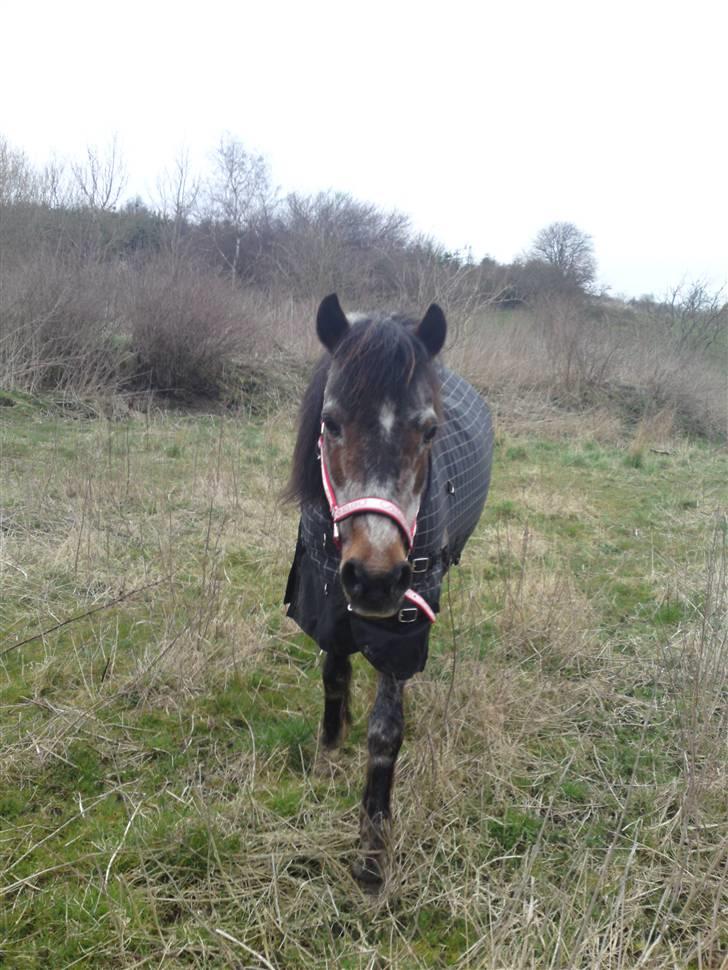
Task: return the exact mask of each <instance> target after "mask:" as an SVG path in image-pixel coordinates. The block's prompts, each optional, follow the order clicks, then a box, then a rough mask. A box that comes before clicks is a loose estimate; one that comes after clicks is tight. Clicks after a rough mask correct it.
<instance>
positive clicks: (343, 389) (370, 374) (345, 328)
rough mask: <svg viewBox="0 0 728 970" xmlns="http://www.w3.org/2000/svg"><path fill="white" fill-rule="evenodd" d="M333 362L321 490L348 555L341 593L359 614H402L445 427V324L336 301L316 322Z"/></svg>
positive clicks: (325, 403) (434, 314)
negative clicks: (433, 457) (353, 310)
mask: <svg viewBox="0 0 728 970" xmlns="http://www.w3.org/2000/svg"><path fill="white" fill-rule="evenodd" d="M316 329H317V332H318V336H319V339H320V340H321V343H322V344H323V345H324V347H325V348H326V350H327V351H328V353H329V355H330V361H329V366H328V370H327V373H326V380H325V385H324V388H323V400H322V402H321V414H320V421H321V426H320V437H319V450H320V458H321V471H322V481H323V487H324V490H325V493H326V497H327V499H328V502H329V507H330V509H331V514H332V518H333V520H334V531H335V537H336V541H337V542H338V543H339V546H340V551H341V584H342V587H343V589H344V593H345V594H346V597H347V599H348V601H349V604H350V607H351V609H352V610H354V611H355V612H356V613H358V614H360V615H362V616H367V617H385V616H391V615H392V614H394V613H396V611H397V610H398V609H399V607H400V605H401V604H402V600H403V597H404V594H405V592H406V591H407V589H408V587H409V584H410V579H411V573H412V568H411V566H410V563H409V561H408V558H407V556H408V553H409V551H410V548H411V546H412V541H413V539H414V532H415V529H416V521H417V512H418V509H419V505H420V500H421V498H422V494H423V491H424V489H425V487H426V484H427V472H428V463H429V454H430V449H431V447H432V443H433V440H434V439H435V436H436V434H437V430H438V425H439V423H440V421H441V419H442V415H441V407H440V394H439V379H438V377H437V372H436V369H435V367H434V366H433V358H434V357H435V356H436V355H437V354H438V353H439V351H440V349H441V348H442V345H443V343H444V341H445V335H446V332H447V324H446V321H445V316H444V314H443V312H442V310H441V309H440V308H439V307H438V306H437V305H436V304H432V306H430V308H429V309H428V310H427V312H426V313H425V315H424V317H423V318H422V320H421V321H419V322H416V321H410V320H407V319H405V318H401V317H393V316H371V317H363V318H362V317H357V318H354V319H353V322H352V321H350V320H349V319H348V318H347V316H346V315H345V314H344V312H343V310H342V309H341V305H340V304H339V300H338V298H337V296H336V294H332V295H331V296H328V297H326V299H324V300H323V302H322V303H321V306H320V307H319V311H318V314H317V318H316Z"/></svg>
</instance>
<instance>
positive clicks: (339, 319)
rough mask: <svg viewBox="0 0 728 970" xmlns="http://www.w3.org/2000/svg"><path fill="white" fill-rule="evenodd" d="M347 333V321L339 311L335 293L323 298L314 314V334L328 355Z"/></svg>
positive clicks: (339, 305) (339, 306)
mask: <svg viewBox="0 0 728 970" xmlns="http://www.w3.org/2000/svg"><path fill="white" fill-rule="evenodd" d="M348 332H349V321H348V320H347V319H346V314H345V313H344V311H343V310H342V309H341V304H340V303H339V298H338V296H337V295H336V294H335V293H331V294H330V295H329V296H325V297H324V298H323V300H322V301H321V306H320V307H319V308H318V313H317V314H316V333H317V334H318V338H319V340H320V341H321V343H322V344H323V345H324V347H325V348H326V349H327V350H328V352H329V353H330V354H333V352H334V351H335V350H336V348H337V347H338V345H339V343H340V342H341V338H342V337H344V336H345V335H346V334H347V333H348Z"/></svg>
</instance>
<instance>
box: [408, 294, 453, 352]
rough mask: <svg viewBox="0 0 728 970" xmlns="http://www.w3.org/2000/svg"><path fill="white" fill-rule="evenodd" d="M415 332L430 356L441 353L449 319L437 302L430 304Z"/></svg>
mask: <svg viewBox="0 0 728 970" xmlns="http://www.w3.org/2000/svg"><path fill="white" fill-rule="evenodd" d="M415 334H416V335H417V337H418V338H419V339H420V340H421V341H422V343H423V344H424V345H425V347H426V348H427V351H428V353H429V354H430V357H435V356H436V355H437V354H439V353H440V351H441V350H442V345H443V344H444V343H445V337H446V336H447V320H446V319H445V314H444V313H443V312H442V310H441V309H440V307H439V306H438V305H437V303H431V304H430V306H429V308H428V310H427V313H426V314H425V315H424V317H423V318H422V321H421V323H420V325H419V327H418V328H417V330H416V331H415Z"/></svg>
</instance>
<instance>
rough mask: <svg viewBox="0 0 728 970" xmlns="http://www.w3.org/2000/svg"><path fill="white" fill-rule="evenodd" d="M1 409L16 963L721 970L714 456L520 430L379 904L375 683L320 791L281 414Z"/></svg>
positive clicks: (444, 630) (6, 936)
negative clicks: (287, 612) (292, 580)
mask: <svg viewBox="0 0 728 970" xmlns="http://www.w3.org/2000/svg"><path fill="white" fill-rule="evenodd" d="M4 400H5V404H6V406H4V407H0V469H1V475H0V584H1V596H0V631H2V633H1V635H0V662H1V668H0V705H1V707H0V730H1V732H2V736H1V740H0V872H1V873H2V877H1V881H0V894H1V895H2V902H1V904H0V965H1V966H2V967H8V968H11V967H12V968H15V967H17V968H28V970H30V968H49V967H50V968H54V970H55V968H59V970H60V968H70V967H104V968H116V967H124V968H127V967H128V968H131V967H165V968H173V967H199V968H222V967H234V968H240V970H242V968H247V967H256V968H261V967H265V968H268V970H270V968H273V967H274V968H276V970H289V968H299V967H300V968H303V967H306V968H318V967H321V968H323V967H327V968H332V970H333V968H346V970H354V968H361V970H365V968H367V970H369V968H371V970H374V968H379V970H384V968H390V967H391V968H420V967H423V968H424V967H443V968H444V967H458V968H542V967H554V968H557V967H559V968H582V967H583V968H596V967H599V968H604V970H606V968H634V967H646V968H696V970H708V968H712V970H717V968H720V967H725V966H728V771H727V769H726V748H725V743H726V733H727V729H728V713H727V710H728V643H727V641H726V585H725V581H726V519H725V511H726V503H727V497H728V496H727V494H726V483H727V482H728V456H727V455H726V453H725V452H721V451H719V450H716V449H713V448H710V447H708V446H706V445H704V444H701V443H700V442H697V441H694V442H691V441H688V440H686V439H684V438H676V437H673V436H671V435H670V432H669V428H668V427H667V426H665V427H663V428H662V429H661V428H660V427H659V425H658V423H654V422H653V424H652V425H651V426H648V425H643V426H641V427H640V428H639V429H638V431H637V433H636V435H635V434H634V433H633V432H632V433H630V434H627V433H626V432H623V431H620V430H619V429H615V428H614V427H613V426H611V425H608V424H606V425H604V426H602V425H600V424H599V422H598V421H596V422H595V421H591V422H590V421H589V420H588V419H586V418H579V420H572V421H569V422H566V421H565V420H564V422H562V423H559V421H558V420H553V421H550V422H548V421H546V422H543V423H542V429H541V430H538V429H537V428H536V426H529V425H528V423H527V422H520V424H518V425H515V424H511V425H509V424H508V423H507V422H503V421H502V422H500V424H499V429H498V443H497V449H496V458H495V466H494V477H493V486H492V491H491V496H490V499H489V503H488V506H487V512H486V514H485V515H484V518H483V520H482V523H481V525H480V527H479V529H478V531H477V533H476V535H475V536H474V537H473V539H472V540H471V542H470V544H469V546H468V548H467V550H466V554H465V556H464V557H463V565H462V567H461V568H460V569H458V570H456V571H455V572H454V573H453V575H452V579H451V585H450V586H449V587H446V589H445V594H444V610H443V613H442V614H441V617H440V620H439V623H438V624H437V627H436V629H435V632H434V635H433V640H432V644H431V654H430V662H429V663H428V667H427V670H426V672H425V673H424V674H422V675H419V676H418V677H416V678H415V679H414V680H413V682H412V683H411V686H410V687H409V688H408V690H407V694H406V705H407V733H406V740H405V744H404V747H403V751H402V755H401V757H400V762H399V766H398V778H397V785H396V790H395V805H396V808H395V844H394V850H393V852H394V864H393V867H392V874H391V878H390V880H389V882H388V884H387V886H386V888H385V890H384V891H383V892H382V893H381V894H380V895H379V896H370V895H367V894H365V893H363V892H362V891H361V890H360V889H359V887H358V886H357V884H356V883H355V882H354V881H353V879H352V878H351V876H350V874H349V865H350V863H351V862H352V860H353V858H354V849H355V844H356V837H357V830H358V801H359V795H360V789H361V786H362V784H363V777H364V762H365V756H366V752H365V744H366V742H365V731H366V713H367V710H368V703H369V701H370V699H371V696H372V690H373V686H374V678H373V676H372V672H371V671H370V670H368V669H367V665H366V663H365V662H364V661H363V660H362V659H361V658H359V659H358V660H357V662H356V664H355V694H354V714H355V724H354V729H353V731H352V732H351V733H350V735H349V739H348V741H347V744H346V747H345V749H344V751H343V752H342V753H341V756H340V758H339V760H338V762H337V763H336V764H332V765H330V766H328V767H327V766H325V765H324V766H323V767H322V766H321V763H320V760H319V761H317V759H316V754H317V751H316V749H317V726H318V719H319V716H320V712H321V707H322V700H321V688H320V678H319V672H318V663H319V660H318V651H317V650H316V649H315V647H314V645H313V644H312V643H310V642H309V641H307V640H306V639H305V638H304V637H303V636H302V635H301V634H299V633H297V632H296V629H295V628H294V627H293V626H292V624H291V623H290V622H289V621H288V620H287V619H285V618H284V616H283V611H282V608H281V606H280V599H281V593H282V590H283V587H284V584H285V577H286V572H287V568H288V565H289V562H290V557H291V553H292V550H293V545H294V541H295V529H296V516H295V512H294V511H293V510H290V509H285V508H284V509H282V508H281V507H280V505H279V504H278V500H277V493H278V491H279V489H280V487H281V486H282V484H283V482H284V479H285V476H286V469H287V462H288V456H289V453H290V449H291V443H292V427H293V423H292V417H291V415H289V414H288V413H287V412H286V413H283V414H271V415H269V416H267V417H255V418H246V417H244V416H238V417H232V416H227V417H220V416H217V417H213V416H209V415H186V416H184V415H179V414H172V413H161V412H149V413H146V414H145V413H136V414H131V413H130V415H129V416H128V417H125V418H124V419H123V420H119V421H110V420H105V419H102V418H98V417H94V416H93V415H85V414H84V413H83V412H80V411H76V410H70V411H68V412H67V413H66V412H63V411H62V409H60V408H59V407H48V406H46V405H45V404H43V402H41V401H37V400H34V399H31V398H27V397H22V396H18V395H16V396H14V397H12V398H10V397H9V396H5V398H4ZM11 402H12V406H11ZM314 767H316V770H314Z"/></svg>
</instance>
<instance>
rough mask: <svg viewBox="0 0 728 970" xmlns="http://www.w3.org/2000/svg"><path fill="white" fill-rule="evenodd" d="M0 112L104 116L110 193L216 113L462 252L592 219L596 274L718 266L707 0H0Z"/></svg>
mask: <svg viewBox="0 0 728 970" xmlns="http://www.w3.org/2000/svg"><path fill="white" fill-rule="evenodd" d="M0 29H1V30H2V39H1V41H0V133H2V134H3V135H4V136H5V137H6V138H7V139H9V140H10V142H11V143H12V144H13V145H14V146H15V147H18V148H24V149H25V150H26V151H27V152H28V154H29V155H30V156H31V158H32V159H33V160H34V161H37V162H41V161H44V160H47V158H48V157H49V156H50V154H51V153H52V152H55V153H56V155H58V156H65V157H69V156H76V157H77V156H79V155H80V154H81V153H82V151H83V149H84V146H86V145H87V144H94V145H98V146H103V145H105V144H108V143H109V142H110V140H111V139H112V138H113V137H114V136H117V138H118V141H119V143H120V145H121V148H122V150H123V153H124V155H125V158H126V162H127V168H128V171H129V183H128V193H129V194H134V193H139V194H141V195H143V196H149V195H151V194H152V193H153V192H154V189H155V183H156V178H157V175H158V173H159V172H160V171H161V170H163V169H164V168H165V167H167V166H170V165H171V164H172V162H173V160H174V158H175V156H176V155H177V154H178V153H179V151H180V149H181V148H183V147H185V148H187V149H188V150H189V152H190V154H191V156H192V158H193V160H195V161H196V162H197V164H198V165H199V166H200V167H201V166H202V165H203V164H204V163H205V159H206V157H207V156H208V154H209V152H210V150H211V149H212V148H213V147H214V146H215V144H216V143H217V142H218V141H219V137H220V134H221V133H222V132H223V131H228V132H230V133H232V134H233V135H235V136H236V137H238V138H239V139H240V140H241V141H243V142H244V143H245V144H246V145H247V146H249V147H250V148H251V149H254V150H256V151H259V152H262V153H263V154H264V155H265V156H266V157H267V158H268V160H269V162H270V167H271V172H272V177H273V180H274V182H275V184H276V185H279V186H280V187H281V189H282V190H283V191H288V190H292V189H296V190H303V191H307V192H308V191H318V190H320V189H327V188H334V189H340V190H344V191H348V192H351V193H353V194H354V195H356V196H358V197H360V198H363V199H367V200H370V201H373V202H377V203H379V204H381V205H382V206H385V207H396V208H398V209H400V210H403V211H404V212H406V213H407V214H408V215H409V216H410V217H411V219H412V222H413V224H414V226H415V227H416V228H417V229H419V230H422V231H424V232H426V233H429V234H431V235H433V236H434V237H436V238H437V239H439V240H441V241H442V242H444V243H445V244H446V245H448V246H449V247H452V248H458V249H463V248H465V247H471V248H472V251H473V254H474V255H475V256H476V257H480V256H483V255H485V254H489V255H491V256H494V257H495V258H496V259H499V260H510V259H512V258H513V257H514V256H516V255H518V254H519V253H520V252H521V251H522V250H523V249H524V248H526V247H527V246H528V244H529V242H530V241H531V240H532V238H533V236H534V235H535V233H536V232H537V231H538V229H539V228H541V227H542V226H544V225H545V224H547V223H549V222H552V221H554V220H568V221H572V222H575V223H576V224H577V225H578V226H579V227H580V228H582V229H584V230H585V231H587V232H589V233H591V235H592V236H593V238H594V244H595V247H596V253H597V258H598V260H599V276H600V281H601V282H602V283H604V284H606V285H609V286H610V287H611V288H612V291H613V292H614V293H620V292H622V293H627V294H629V295H639V294H641V293H646V292H652V293H654V294H656V295H658V296H659V295H661V294H662V293H663V292H664V291H665V289H666V288H667V287H668V286H669V285H671V284H674V283H676V282H678V281H679V280H680V279H681V278H683V277H684V276H687V277H689V278H694V277H703V278H707V279H709V280H710V281H712V283H713V284H715V285H720V284H722V283H724V282H725V281H726V280H727V279H728V189H727V186H728V175H727V174H726V173H727V172H728V152H727V151H726V148H727V145H728V44H727V41H728V3H727V2H725V0H713V2H707V0H689V2H688V0H681V2H679V3H675V2H672V0H662V2H651V0H631V2H628V3H627V2H622V0H579V2H565V0H550V2H546V0H540V2H514V0H511V2H507V0H498V2H497V3H490V2H470V3H465V2H459V0H449V2H443V0H439V2H437V3H428V2H426V0H417V2H409V0H406V2H405V0H388V2H384V3H380V2H372V0H368V2H366V3H358V4H354V3H346V2H345V0H339V2H337V3H325V2H320V0H306V2H303V0H299V2H296V3H289V2H279V0H255V2H252V3H249V2H244V0H237V2H221V0H204V2H198V3H185V2H180V0H178V2H175V3H168V2H166V0H146V2H144V3H139V2H136V0H125V2H124V3H114V4H111V3H108V2H106V3H105V2H103V0H100V2H99V0H96V2H94V3H86V2H78V0H54V2H38V0H3V3H2V6H1V7H0Z"/></svg>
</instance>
